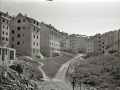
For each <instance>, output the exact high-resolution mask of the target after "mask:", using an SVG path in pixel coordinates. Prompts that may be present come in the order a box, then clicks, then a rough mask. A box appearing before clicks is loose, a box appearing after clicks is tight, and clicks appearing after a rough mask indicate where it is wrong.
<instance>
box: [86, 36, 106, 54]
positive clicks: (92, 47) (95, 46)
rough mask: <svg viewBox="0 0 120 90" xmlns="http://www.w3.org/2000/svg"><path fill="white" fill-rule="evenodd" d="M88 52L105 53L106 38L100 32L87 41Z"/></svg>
mask: <svg viewBox="0 0 120 90" xmlns="http://www.w3.org/2000/svg"><path fill="white" fill-rule="evenodd" d="M86 53H87V54H100V53H105V38H104V36H102V35H100V34H96V35H95V36H93V37H90V38H89V39H88V40H87V42H86Z"/></svg>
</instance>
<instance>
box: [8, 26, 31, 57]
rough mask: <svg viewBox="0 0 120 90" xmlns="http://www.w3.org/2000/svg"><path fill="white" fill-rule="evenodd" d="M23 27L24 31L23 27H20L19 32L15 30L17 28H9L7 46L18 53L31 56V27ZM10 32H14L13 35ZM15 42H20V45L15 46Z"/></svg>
mask: <svg viewBox="0 0 120 90" xmlns="http://www.w3.org/2000/svg"><path fill="white" fill-rule="evenodd" d="M24 27H25V30H23V26H21V27H20V28H21V30H20V31H19V30H17V28H18V26H16V25H15V26H11V30H10V42H9V43H10V45H9V46H10V47H11V48H15V49H16V50H17V52H19V53H22V54H25V55H28V56H32V47H31V46H32V41H31V38H32V37H31V36H32V35H31V26H24ZM12 30H14V34H13V33H12ZM18 34H20V38H18ZM12 38H14V40H12ZM17 42H20V45H17ZM12 46H13V47H12Z"/></svg>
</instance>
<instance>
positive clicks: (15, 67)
mask: <svg viewBox="0 0 120 90" xmlns="http://www.w3.org/2000/svg"><path fill="white" fill-rule="evenodd" d="M9 67H10V68H11V69H13V70H15V71H17V72H18V73H19V74H22V73H23V69H22V66H21V65H20V64H17V65H12V66H9Z"/></svg>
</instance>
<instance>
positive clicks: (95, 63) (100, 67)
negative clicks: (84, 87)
mask: <svg viewBox="0 0 120 90" xmlns="http://www.w3.org/2000/svg"><path fill="white" fill-rule="evenodd" d="M73 66H74V71H73V72H69V71H70V70H68V72H69V74H68V75H67V77H68V79H69V80H70V81H72V80H73V79H75V82H76V84H78V85H79V84H89V85H90V86H95V87H98V88H99V90H104V89H106V88H109V89H112V90H114V89H115V88H116V87H118V86H120V55H118V54H106V55H97V56H91V57H89V58H87V59H85V60H83V61H77V62H74V63H73V64H72V65H70V67H73Z"/></svg>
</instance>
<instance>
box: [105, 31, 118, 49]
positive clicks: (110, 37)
mask: <svg viewBox="0 0 120 90" xmlns="http://www.w3.org/2000/svg"><path fill="white" fill-rule="evenodd" d="M119 37H120V36H119ZM117 42H118V31H117V30H114V31H109V32H106V33H105V45H106V48H109V47H110V46H112V45H114V44H115V43H117Z"/></svg>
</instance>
